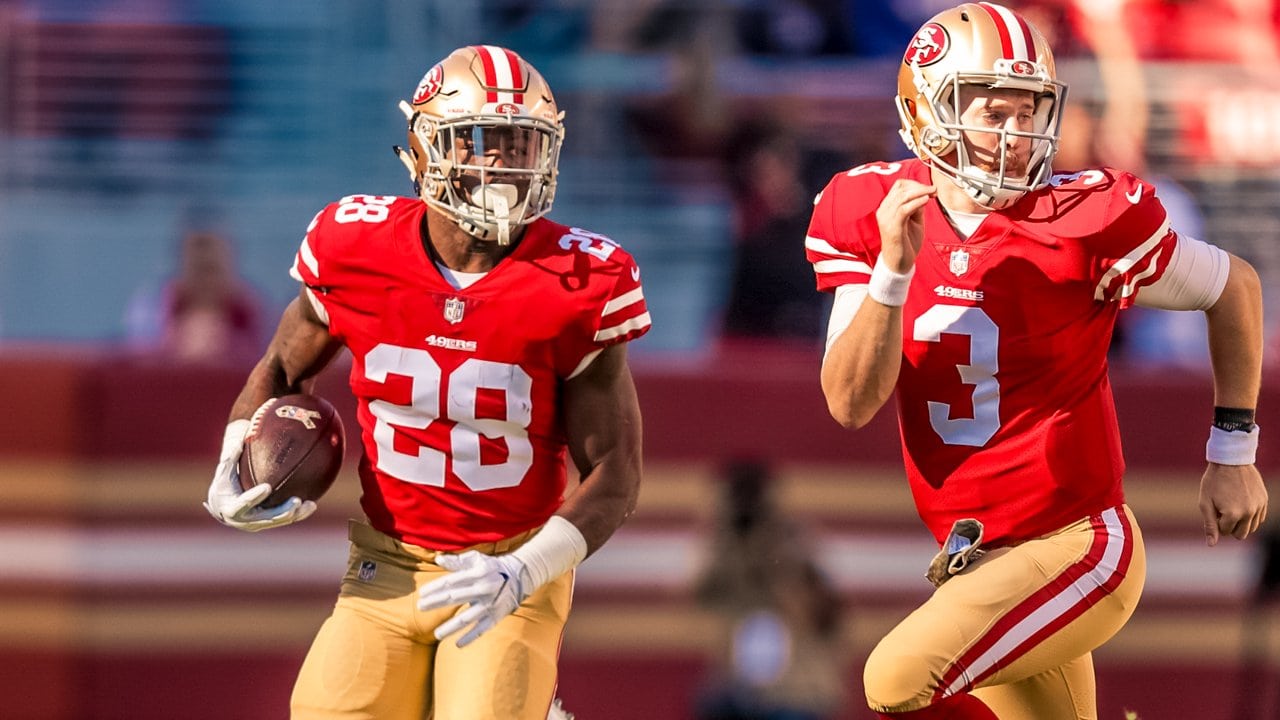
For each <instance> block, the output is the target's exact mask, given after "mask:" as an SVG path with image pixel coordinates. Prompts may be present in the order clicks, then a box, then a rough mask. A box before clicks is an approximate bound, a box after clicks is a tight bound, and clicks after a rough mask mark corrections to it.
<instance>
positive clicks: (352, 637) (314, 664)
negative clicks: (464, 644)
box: [291, 528, 434, 720]
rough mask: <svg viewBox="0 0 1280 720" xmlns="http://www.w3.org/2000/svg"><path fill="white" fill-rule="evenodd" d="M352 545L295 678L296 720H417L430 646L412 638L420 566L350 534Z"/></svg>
mask: <svg viewBox="0 0 1280 720" xmlns="http://www.w3.org/2000/svg"><path fill="white" fill-rule="evenodd" d="M365 529H366V530H370V531H371V529H368V528H365ZM384 537H385V536H384ZM352 541H353V543H352V546H351V555H350V562H349V566H348V569H347V574H346V577H345V578H343V582H342V591H341V593H340V596H339V598H338V603H337V605H336V606H335V608H334V611H333V614H332V615H331V616H330V617H329V619H328V620H326V621H325V623H324V625H323V626H322V627H321V628H320V632H319V633H318V634H317V635H316V639H315V641H314V642H313V643H312V645H311V650H310V652H308V654H307V658H306V660H305V661H304V662H303V665H302V670H301V671H300V672H299V674H298V680H297V683H296V684H295V686H294V691H293V698H292V701H291V705H292V708H293V718H294V720H320V719H321V718H324V719H326V720H331V719H337V718H342V719H344V720H345V719H350V720H355V719H357V718H361V719H364V718H370V719H372V718H377V719H378V720H422V718H423V716H424V713H425V707H426V704H427V703H428V702H429V695H428V692H429V687H428V684H427V678H428V677H430V673H431V663H432V652H433V651H434V647H432V646H431V645H428V644H423V643H421V642H419V641H420V640H421V638H420V637H418V636H416V634H415V632H414V631H415V628H414V626H413V621H414V613H415V612H416V607H415V601H416V598H417V595H416V593H415V592H414V590H415V589H416V579H415V571H416V570H417V569H418V567H419V564H418V562H417V561H416V560H415V559H414V558H412V557H408V556H405V555H403V554H400V553H397V552H394V551H393V550H392V549H391V548H389V547H375V546H370V545H365V544H362V543H361V542H360V538H359V537H357V533H356V531H355V529H354V528H353V535H352Z"/></svg>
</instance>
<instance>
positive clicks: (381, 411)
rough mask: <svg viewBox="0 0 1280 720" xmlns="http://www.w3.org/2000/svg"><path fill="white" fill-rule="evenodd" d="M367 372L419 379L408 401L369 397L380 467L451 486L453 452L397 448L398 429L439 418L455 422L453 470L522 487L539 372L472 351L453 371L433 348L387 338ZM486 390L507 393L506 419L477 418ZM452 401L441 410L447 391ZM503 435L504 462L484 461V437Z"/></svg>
mask: <svg viewBox="0 0 1280 720" xmlns="http://www.w3.org/2000/svg"><path fill="white" fill-rule="evenodd" d="M364 372H365V377H366V378H368V379H369V380H372V381H373V382H379V383H385V382H386V381H387V376H388V375H402V376H404V377H407V378H409V380H410V382H411V383H412V386H411V387H412V390H411V392H410V401H409V404H408V405H396V404H394V403H389V402H386V401H385V400H373V401H371V402H370V403H369V412H371V413H373V416H374V417H376V418H377V419H378V420H377V422H376V423H375V424H374V427H373V439H374V442H375V443H376V444H377V446H378V463H377V465H378V469H379V470H381V471H383V472H385V473H387V474H388V475H391V476H392V477H395V478H397V479H400V480H403V481H405V482H408V483H415V484H418V485H432V486H435V487H444V481H445V464H446V462H447V457H446V454H445V453H444V452H442V451H440V450H437V449H436V448H433V447H427V446H425V445H423V446H419V447H418V448H417V452H415V453H409V452H403V451H401V450H397V449H396V447H395V438H396V435H397V432H396V428H407V429H415V430H424V429H426V428H427V427H428V426H430V425H431V424H432V423H433V422H436V421H446V422H452V423H453V424H454V425H453V429H452V430H450V431H449V446H450V454H451V455H452V457H453V474H454V475H457V476H458V478H459V479H460V480H462V482H463V484H464V485H466V486H467V487H468V488H470V489H472V490H474V491H476V492H480V491H484V490H494V489H497V488H508V487H515V486H517V485H519V484H520V482H521V481H522V480H524V476H525V473H527V472H528V471H529V468H530V467H531V466H532V465H533V444H532V443H531V442H530V441H529V424H530V423H531V422H533V399H532V398H533V378H531V377H529V373H527V372H525V371H524V370H523V369H522V368H520V366H518V365H511V364H509V363H501V362H493V361H491V360H480V359H479V358H468V359H467V360H466V361H465V362H463V363H462V364H461V365H459V366H458V367H457V368H456V369H455V370H454V371H453V372H452V373H450V374H449V375H448V376H447V377H446V376H445V375H444V373H443V372H442V371H441V369H440V365H439V363H437V362H436V361H435V358H433V357H431V353H429V352H427V351H426V350H421V349H415V348H405V347H399V346H396V345H387V344H382V345H378V346H377V347H375V348H374V349H372V350H370V351H369V353H368V354H367V355H365V356H364ZM481 390H499V391H502V392H503V393H504V394H505V395H506V415H507V416H506V418H505V419H498V418H477V417H476V398H477V396H478V395H479V393H480V391H481ZM441 393H444V395H445V397H446V398H447V405H446V407H445V408H444V414H443V415H441V414H440V412H441V408H440V396H441ZM481 435H483V436H485V437H487V438H490V439H498V438H501V439H502V440H503V441H504V442H505V443H506V446H507V459H506V461H505V462H502V463H496V464H491V465H483V464H481V462H480V444H481V441H480V436H481Z"/></svg>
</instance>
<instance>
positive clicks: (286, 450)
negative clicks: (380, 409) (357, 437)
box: [240, 393, 346, 507]
mask: <svg viewBox="0 0 1280 720" xmlns="http://www.w3.org/2000/svg"><path fill="white" fill-rule="evenodd" d="M345 450H346V433H345V432H344V431H343V428H342V417H341V416H340V415H338V411H337V410H335V409H334V407H333V405H331V404H329V401H328V400H325V399H324V398H321V397H316V396H315V395H306V394H301V393H300V394H295V395H284V396H282V397H277V398H271V399H270V400H268V401H266V402H265V403H263V404H262V407H260V408H258V410H257V411H256V412H254V414H253V419H252V420H251V421H250V426H249V433H248V434H247V435H245V438H244V452H242V453H241V454H240V488H241V490H248V489H249V488H252V487H254V486H255V485H259V484H261V483H266V484H268V485H270V486H271V487H272V488H274V490H273V491H272V492H271V494H270V495H268V496H267V499H266V500H264V501H263V502H262V504H261V505H260V507H274V506H276V505H279V504H280V503H282V502H285V501H286V500H288V499H289V498H291V497H295V496H296V497H300V498H302V499H303V500H317V499H319V498H320V496H321V495H324V494H325V492H326V491H327V490H328V489H329V487H330V486H332V485H333V481H334V480H335V479H337V477H338V471H339V470H341V469H342V456H343V453H344V452H345Z"/></svg>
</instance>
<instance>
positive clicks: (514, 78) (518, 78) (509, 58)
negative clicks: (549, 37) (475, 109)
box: [476, 45, 525, 105]
mask: <svg viewBox="0 0 1280 720" xmlns="http://www.w3.org/2000/svg"><path fill="white" fill-rule="evenodd" d="M476 52H477V53H479V54H480V58H481V61H482V62H483V63H484V84H485V89H487V90H488V91H489V97H488V99H489V102H491V103H492V102H498V103H517V104H520V105H523V104H524V93H523V92H520V90H521V89H522V88H523V87H524V85H525V81H524V73H523V72H521V71H520V58H519V57H518V56H517V55H516V54H515V53H513V52H511V51H510V50H508V49H506V48H500V47H497V46H496V45H477V46H476Z"/></svg>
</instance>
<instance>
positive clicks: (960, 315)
mask: <svg viewBox="0 0 1280 720" xmlns="http://www.w3.org/2000/svg"><path fill="white" fill-rule="evenodd" d="M944 334H951V335H967V336H968V337H969V364H967V365H957V366H956V369H957V370H959V371H960V382H962V383H964V384H966V385H972V386H973V417H971V418H953V417H951V406H950V405H948V404H946V403H940V402H934V401H932V400H930V401H929V424H930V425H932V426H933V431H934V432H936V433H938V436H939V437H941V438H942V442H944V443H946V444H948V445H971V446H973V447H982V446H983V445H985V444H987V441H988V440H990V439H991V436H992V435H995V434H996V431H997V430H999V429H1000V383H999V382H998V381H997V380H996V373H997V372H998V371H999V370H1000V363H999V360H998V359H997V357H996V356H997V348H998V347H999V344H1000V328H999V327H997V326H996V324H995V323H994V322H992V320H991V317H990V316H989V315H987V314H986V313H985V312H983V311H982V308H976V307H962V306H959V305H934V306H933V307H931V308H929V309H928V310H927V311H925V313H924V314H923V315H921V316H920V317H918V318H916V322H915V326H914V330H913V335H914V337H915V339H916V340H917V341H919V342H938V341H940V340H941V339H942V335H944Z"/></svg>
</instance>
